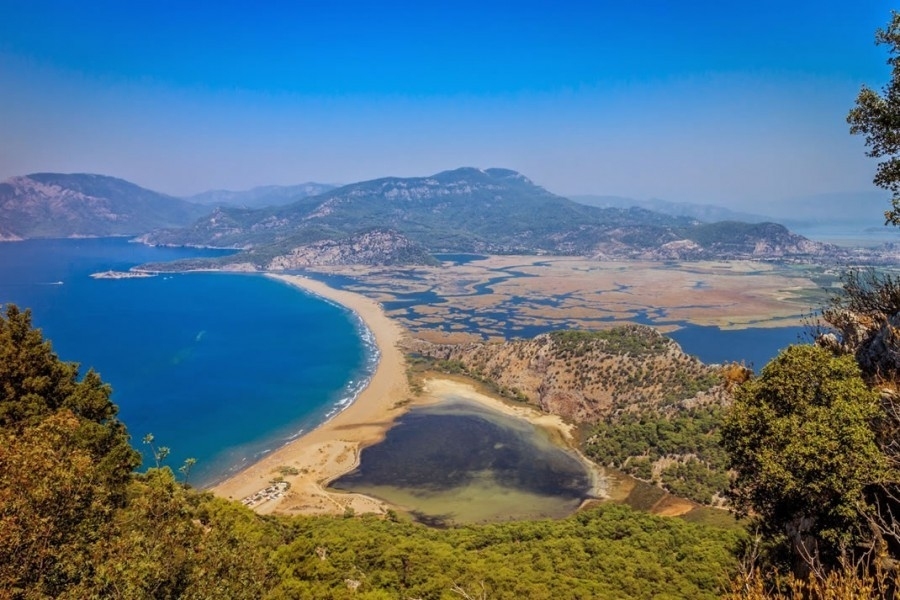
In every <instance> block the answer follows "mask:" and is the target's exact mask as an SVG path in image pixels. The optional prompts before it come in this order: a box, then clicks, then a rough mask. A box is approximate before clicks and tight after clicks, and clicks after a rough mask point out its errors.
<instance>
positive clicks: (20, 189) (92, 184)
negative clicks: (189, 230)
mask: <svg viewBox="0 0 900 600" xmlns="http://www.w3.org/2000/svg"><path fill="white" fill-rule="evenodd" d="M209 210H210V209H209V208H208V207H205V206H199V205H196V204H192V203H190V202H187V201H185V200H182V199H180V198H174V197H172V196H167V195H165V194H160V193H157V192H153V191H151V190H148V189H144V188H142V187H140V186H137V185H135V184H133V183H129V182H127V181H125V180H122V179H116V178H115V177H107V176H105V175H89V174H82V173H77V174H71V175H66V174H61V173H33V174H31V175H26V176H23V177H13V178H11V179H7V180H6V181H4V182H3V183H0V240H15V239H25V238H42V237H43V238H47V237H77V236H90V237H101V236H113V235H137V234H140V233H144V232H147V231H149V230H151V229H154V228H158V227H176V226H182V225H186V224H188V223H190V222H192V221H194V220H195V219H197V218H198V217H200V216H201V215H203V214H206V213H208V212H209Z"/></svg>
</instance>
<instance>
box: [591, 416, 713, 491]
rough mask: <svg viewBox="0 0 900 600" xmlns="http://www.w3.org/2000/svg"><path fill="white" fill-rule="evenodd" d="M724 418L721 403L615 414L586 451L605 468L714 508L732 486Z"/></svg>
mask: <svg viewBox="0 0 900 600" xmlns="http://www.w3.org/2000/svg"><path fill="white" fill-rule="evenodd" d="M724 417H725V409H724V408H723V407H722V406H719V405H710V406H699V407H694V408H680V409H678V410H677V411H675V412H674V413H671V414H662V413H660V412H659V411H656V410H653V409H647V410H643V411H640V412H625V413H620V414H615V415H612V416H610V417H608V418H607V419H605V420H604V421H602V422H600V423H598V424H597V425H596V426H595V427H594V428H593V429H591V430H590V433H589V434H588V436H587V440H586V442H585V444H584V451H585V454H587V455H588V456H589V457H590V458H592V459H593V460H595V461H596V462H598V463H600V464H603V465H611V466H613V467H616V468H617V469H621V470H622V471H624V472H626V473H629V474H630V475H632V476H634V477H637V478H638V479H643V480H645V481H651V482H654V483H657V484H659V485H661V486H662V487H663V488H664V489H666V490H668V491H669V492H671V493H673V494H675V495H676V496H681V497H683V498H688V499H690V500H694V501H695V502H700V503H701V504H710V503H711V502H712V501H713V499H714V496H716V495H721V494H722V493H723V492H724V491H725V489H726V488H727V487H728V483H729V478H728V455H727V454H726V452H725V450H724V449H723V448H722V441H721V436H720V433H719V431H720V428H721V426H722V422H723V420H724ZM664 463H668V464H664Z"/></svg>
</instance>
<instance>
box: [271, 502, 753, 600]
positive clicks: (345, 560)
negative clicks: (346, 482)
mask: <svg viewBox="0 0 900 600" xmlns="http://www.w3.org/2000/svg"><path fill="white" fill-rule="evenodd" d="M292 525H293V527H294V530H293V531H292V536H293V538H294V539H293V540H292V541H291V542H289V543H288V544H287V545H285V546H283V547H281V548H280V549H279V550H278V551H277V553H276V555H275V559H274V560H275V563H276V568H277V569H278V571H279V572H280V573H281V574H282V579H281V582H280V583H279V585H278V586H277V587H276V588H275V590H274V591H273V592H272V594H271V597H274V598H344V597H351V596H353V597H356V598H458V597H460V593H459V592H460V591H463V592H465V593H468V594H469V596H470V597H472V598H481V597H487V598H492V599H503V598H530V599H542V598H546V599H551V598H553V599H555V598H599V599H604V598H610V599H612V598H615V599H629V598H653V597H666V598H715V597H718V594H719V593H720V592H721V591H722V590H723V589H724V587H725V586H727V579H728V574H729V572H732V571H733V570H734V568H735V566H736V564H735V560H734V558H733V557H732V555H731V552H732V550H733V549H734V548H735V547H736V545H737V544H738V542H739V540H740V539H741V537H742V534H741V533H740V532H738V531H734V530H726V529H720V528H713V527H708V526H700V525H696V524H692V523H687V522H684V521H682V520H679V519H670V518H661V517H653V516H651V515H647V514H644V513H639V512H635V511H632V510H631V509H629V508H627V507H624V506H620V505H604V506H601V507H599V508H597V509H593V510H589V511H585V512H582V513H580V514H578V515H575V516H573V517H570V518H568V519H564V520H561V521H530V522H518V523H505V524H497V525H489V526H478V527H466V528H460V529H450V530H435V529H428V528H426V527H423V526H421V525H417V524H412V523H406V522H391V521H389V520H381V519H377V518H374V517H364V518H359V519H341V518H299V519H296V520H294V521H293V522H292ZM348 586H349V587H350V588H352V589H353V590H354V593H355V595H354V594H350V593H348ZM454 590H458V591H456V592H454ZM482 593H484V596H482Z"/></svg>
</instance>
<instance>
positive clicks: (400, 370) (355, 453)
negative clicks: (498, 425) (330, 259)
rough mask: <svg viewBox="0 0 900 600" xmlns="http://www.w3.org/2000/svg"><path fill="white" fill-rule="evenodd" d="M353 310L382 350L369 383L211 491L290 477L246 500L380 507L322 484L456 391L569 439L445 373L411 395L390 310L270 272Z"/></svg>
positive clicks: (289, 508) (239, 494)
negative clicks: (419, 409) (414, 414)
mask: <svg viewBox="0 0 900 600" xmlns="http://www.w3.org/2000/svg"><path fill="white" fill-rule="evenodd" d="M270 277H272V278H274V279H277V280H279V281H283V282H285V283H288V284H290V285H294V286H297V287H299V288H302V289H304V290H306V291H309V292H311V293H314V294H316V295H318V296H321V297H323V298H326V299H328V300H331V301H333V302H337V303H338V304H341V305H342V306H345V307H347V308H348V309H350V310H352V311H354V312H355V313H356V314H357V315H358V316H359V317H360V318H361V319H362V320H363V322H364V323H365V324H366V326H367V327H368V328H369V329H370V330H371V332H372V334H373V336H374V338H375V342H376V344H377V345H378V348H379V351H380V353H381V356H380V360H379V363H378V366H377V368H376V370H375V373H374V374H373V376H372V379H371V381H370V382H369V385H368V386H367V387H366V388H365V389H364V390H363V391H362V392H361V393H360V395H359V396H358V397H357V398H356V401H355V402H353V403H352V404H351V405H350V406H348V407H347V408H346V409H345V410H344V411H343V412H341V413H339V414H338V415H336V416H335V417H334V418H333V419H331V420H330V421H328V422H326V423H323V424H322V425H320V426H319V427H317V428H316V429H314V430H312V431H310V432H309V433H307V434H305V435H303V436H301V437H299V438H297V439H296V440H293V441H292V442H290V443H289V444H287V445H285V446H283V447H281V448H279V449H278V450H276V451H274V452H272V453H271V454H269V455H267V456H265V457H264V458H263V459H261V460H260V461H259V462H257V463H254V464H253V465H250V466H248V467H247V468H246V469H244V470H243V471H241V472H240V473H238V474H236V475H234V476H233V477H231V478H229V479H227V480H225V481H223V482H221V483H220V484H218V485H216V486H215V487H214V488H212V491H213V492H214V493H215V494H217V495H219V496H222V497H225V498H231V499H234V500H242V499H244V498H247V497H250V496H252V495H254V494H257V493H258V492H260V491H262V490H264V489H266V488H267V487H269V486H270V485H271V482H272V481H273V480H275V479H276V478H279V477H281V478H283V480H284V481H286V482H288V483H289V484H290V487H289V489H288V490H287V491H284V492H281V491H279V490H277V489H272V492H273V494H272V496H273V497H272V498H271V499H268V500H266V499H262V501H257V502H255V503H253V504H252V508H253V509H254V510H256V511H257V512H259V513H271V512H279V513H291V514H342V513H344V512H345V511H346V510H348V509H351V510H353V511H354V512H355V513H371V512H374V513H383V512H385V511H386V510H387V508H388V507H387V506H386V505H385V504H384V503H383V502H381V501H379V500H377V499H374V498H370V497H368V496H363V495H360V494H346V493H338V492H331V491H328V490H326V489H325V487H324V486H325V485H327V483H328V482H330V481H332V480H333V479H335V478H337V477H339V476H340V475H343V474H344V473H346V472H348V471H350V470H352V469H353V468H354V467H355V466H356V465H357V463H358V460H359V451H360V449H361V448H362V447H365V446H368V445H371V444H373V443H376V442H378V441H379V440H381V439H382V438H383V437H384V434H385V432H386V431H387V430H388V429H389V428H390V426H391V424H392V423H393V422H394V420H395V419H396V418H397V417H399V416H401V415H402V414H403V413H404V412H405V411H407V410H409V408H410V407H411V406H414V405H422V404H429V403H432V402H439V401H441V400H443V399H446V398H450V397H456V398H465V399H468V400H472V401H476V402H479V403H481V404H484V405H486V406H488V407H490V408H492V409H494V410H498V411H501V412H504V413H506V414H509V415H513V416H517V417H521V418H526V419H528V420H529V421H531V422H532V423H535V424H536V425H540V426H542V427H547V428H550V429H553V430H556V431H559V432H560V435H561V436H563V437H564V438H567V439H569V440H571V428H570V426H569V425H567V424H566V423H565V422H563V421H562V419H560V418H559V417H557V416H554V415H547V414H542V413H540V412H538V411H535V410H534V409H531V408H529V407H527V406H511V405H508V404H506V403H504V402H502V401H500V400H497V399H494V398H491V397H489V396H487V395H485V394H482V393H480V392H478V391H477V390H476V389H475V388H474V387H473V386H472V385H470V384H468V383H466V382H463V381H459V380H455V379H450V378H446V379H445V378H432V379H428V380H426V381H425V385H424V391H423V392H422V393H421V394H419V395H418V396H413V394H412V392H411V390H410V389H409V386H408V382H407V375H406V362H405V359H404V355H403V352H402V351H401V350H400V348H399V344H400V342H401V340H402V339H403V337H404V335H405V332H404V330H403V328H402V327H401V326H400V325H399V324H397V323H396V322H395V321H393V320H391V319H390V318H388V317H387V316H386V315H385V313H384V311H383V310H382V308H381V306H380V305H379V304H378V303H377V302H375V301H374V300H371V299H369V298H367V297H365V296H362V295H359V294H355V293H352V292H346V291H342V290H335V289H333V288H330V287H328V286H327V285H325V284H324V283H321V282H319V281H315V280H312V279H309V278H306V277H301V276H297V275H270Z"/></svg>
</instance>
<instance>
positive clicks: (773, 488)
mask: <svg viewBox="0 0 900 600" xmlns="http://www.w3.org/2000/svg"><path fill="white" fill-rule="evenodd" d="M878 414H879V405H878V396H877V394H875V393H874V392H873V391H872V390H870V389H869V388H868V387H867V386H866V385H865V383H864V382H863V380H862V377H861V374H860V370H859V367H858V366H857V365H856V362H855V361H854V359H853V357H852V356H839V357H836V356H834V355H833V354H831V353H830V352H828V351H827V350H824V349H822V348H819V347H816V346H791V347H789V348H788V349H787V350H785V351H783V352H782V353H781V354H780V355H779V356H778V357H776V358H775V359H774V360H773V361H772V362H770V363H769V364H768V365H766V367H765V368H764V369H763V371H762V374H761V375H760V377H759V378H757V379H755V380H752V381H750V382H748V383H747V384H745V385H744V386H742V387H741V388H740V389H739V390H738V392H737V394H736V396H735V402H734V405H733V407H732V411H731V414H730V415H729V416H728V418H727V420H726V423H725V426H724V427H723V431H722V439H723V442H724V445H725V448H726V450H728V452H729V454H730V456H731V466H732V468H733V469H734V470H735V471H736V473H737V478H736V480H735V483H734V487H733V488H732V499H733V501H734V504H735V506H736V507H737V508H738V509H740V510H742V511H743V512H745V513H752V514H753V515H755V517H756V522H757V525H758V527H759V528H760V530H761V531H762V532H764V533H766V534H769V535H770V536H772V537H773V538H776V539H783V540H784V542H785V543H786V544H789V545H790V546H791V551H792V552H793V554H794V555H795V556H796V557H804V556H805V557H807V558H809V559H815V560H818V561H823V562H824V563H826V564H834V563H835V562H836V561H837V560H838V559H839V558H840V557H841V555H842V553H843V551H844V550H845V549H847V548H849V547H850V546H852V545H854V544H856V543H858V542H859V541H860V539H859V536H858V535H857V534H858V533H859V532H857V525H858V523H859V521H860V511H861V510H863V511H864V510H865V507H864V503H863V499H864V492H865V491H866V490H867V488H869V487H870V486H872V485H873V484H876V483H878V482H880V481H881V480H882V479H883V478H884V476H885V474H886V461H885V459H884V456H883V455H882V453H881V451H880V450H879V448H878V446H877V445H876V443H875V442H876V440H875V433H874V429H873V425H874V422H875V420H876V418H877V417H878Z"/></svg>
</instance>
